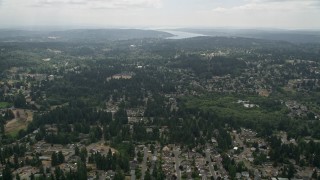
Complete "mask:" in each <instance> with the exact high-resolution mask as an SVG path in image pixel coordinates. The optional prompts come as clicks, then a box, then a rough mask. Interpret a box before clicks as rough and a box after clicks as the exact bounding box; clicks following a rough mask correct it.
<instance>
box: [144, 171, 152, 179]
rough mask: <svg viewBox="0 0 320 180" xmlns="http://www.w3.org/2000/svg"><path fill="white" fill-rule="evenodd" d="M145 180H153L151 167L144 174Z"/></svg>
mask: <svg viewBox="0 0 320 180" xmlns="http://www.w3.org/2000/svg"><path fill="white" fill-rule="evenodd" d="M144 180H151V175H150V171H149V169H147V171H146V173H145V175H144Z"/></svg>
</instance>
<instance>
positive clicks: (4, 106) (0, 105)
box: [0, 102, 12, 109]
mask: <svg viewBox="0 0 320 180" xmlns="http://www.w3.org/2000/svg"><path fill="white" fill-rule="evenodd" d="M11 106H12V104H11V103H8V102H0V109H2V108H7V107H11Z"/></svg>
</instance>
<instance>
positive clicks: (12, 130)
mask: <svg viewBox="0 0 320 180" xmlns="http://www.w3.org/2000/svg"><path fill="white" fill-rule="evenodd" d="M13 113H14V115H15V118H14V119H12V120H10V121H8V122H7V123H6V125H5V132H6V134H9V135H11V136H16V135H17V134H18V132H19V131H20V130H21V129H26V128H27V126H28V124H29V123H30V122H32V120H33V112H32V111H30V110H24V109H15V110H13Z"/></svg>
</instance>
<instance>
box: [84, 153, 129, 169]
mask: <svg viewBox="0 0 320 180" xmlns="http://www.w3.org/2000/svg"><path fill="white" fill-rule="evenodd" d="M88 163H94V164H96V167H97V169H99V170H113V171H115V170H117V169H119V168H120V169H122V170H123V171H124V172H128V171H129V158H128V157H126V156H123V155H121V154H118V153H113V154H112V152H111V149H109V151H108V154H107V155H106V156H105V155H102V154H101V153H99V152H96V153H93V154H91V156H89V158H88Z"/></svg>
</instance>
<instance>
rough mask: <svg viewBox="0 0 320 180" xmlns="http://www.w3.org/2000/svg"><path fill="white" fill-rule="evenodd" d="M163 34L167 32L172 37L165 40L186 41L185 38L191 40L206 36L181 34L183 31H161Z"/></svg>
mask: <svg viewBox="0 0 320 180" xmlns="http://www.w3.org/2000/svg"><path fill="white" fill-rule="evenodd" d="M163 32H167V33H170V34H173V35H174V36H172V37H168V38H166V39H186V38H193V37H199V36H206V35H203V34H196V33H189V32H183V31H163Z"/></svg>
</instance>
